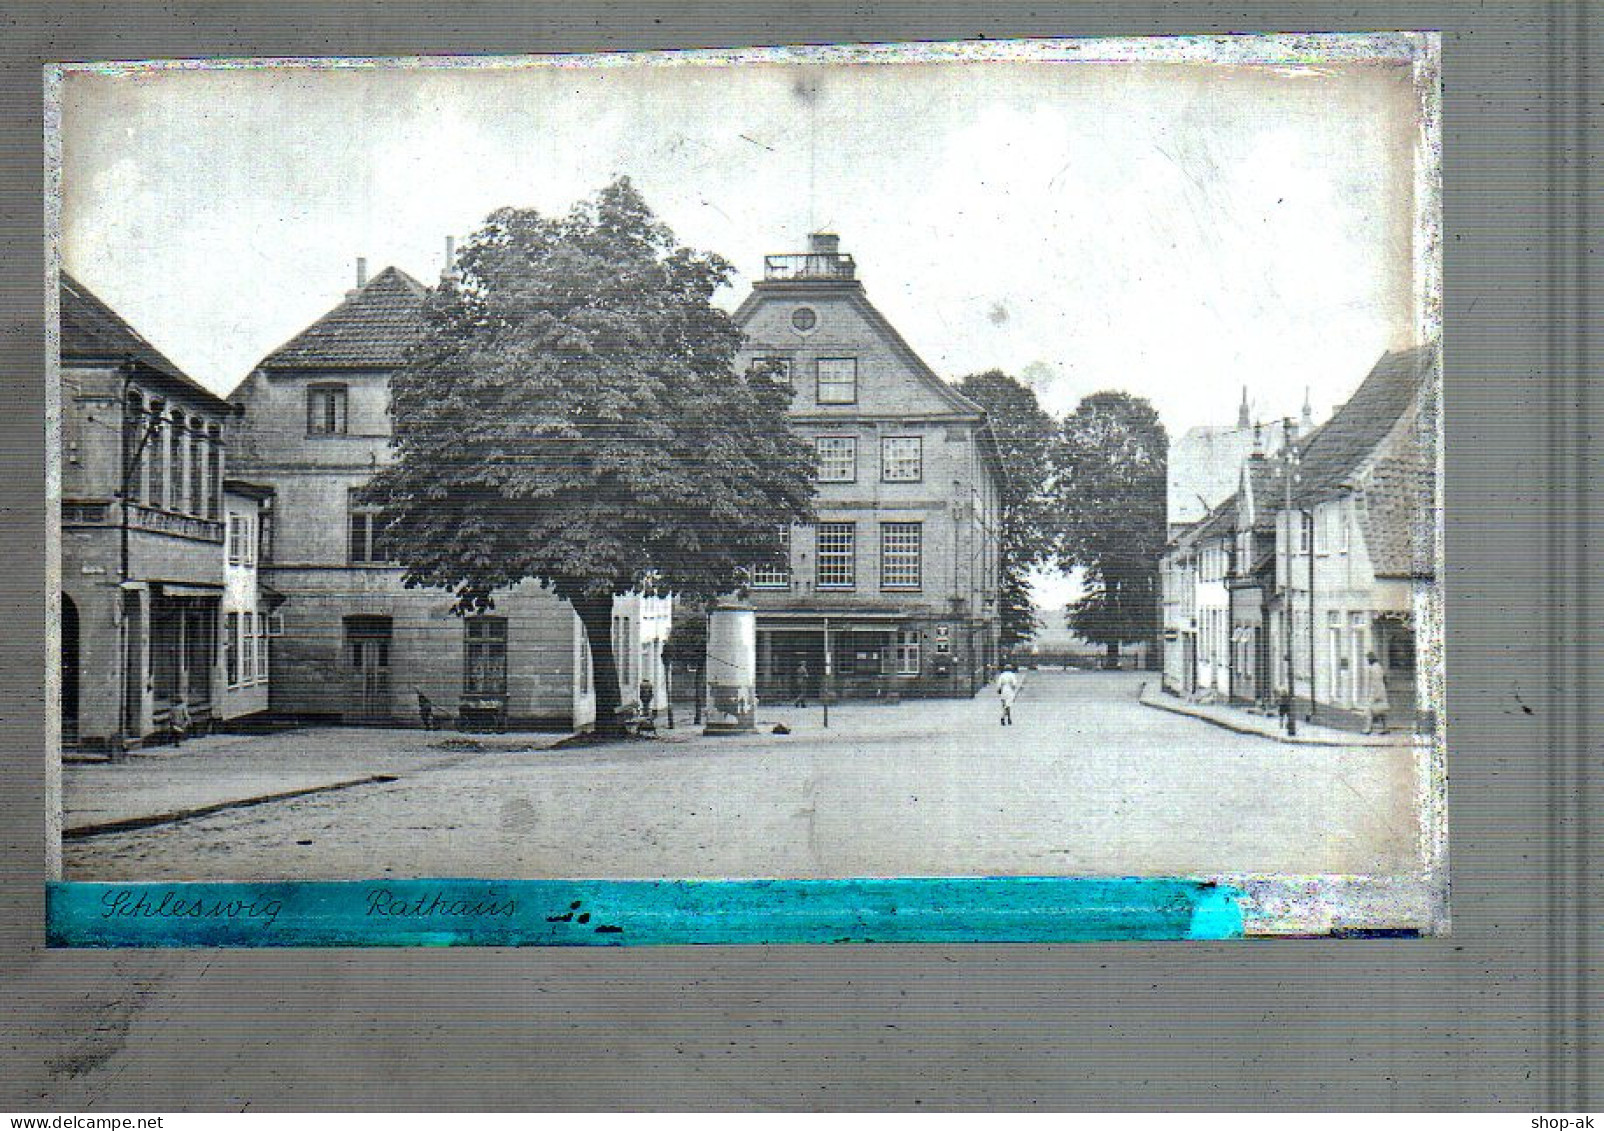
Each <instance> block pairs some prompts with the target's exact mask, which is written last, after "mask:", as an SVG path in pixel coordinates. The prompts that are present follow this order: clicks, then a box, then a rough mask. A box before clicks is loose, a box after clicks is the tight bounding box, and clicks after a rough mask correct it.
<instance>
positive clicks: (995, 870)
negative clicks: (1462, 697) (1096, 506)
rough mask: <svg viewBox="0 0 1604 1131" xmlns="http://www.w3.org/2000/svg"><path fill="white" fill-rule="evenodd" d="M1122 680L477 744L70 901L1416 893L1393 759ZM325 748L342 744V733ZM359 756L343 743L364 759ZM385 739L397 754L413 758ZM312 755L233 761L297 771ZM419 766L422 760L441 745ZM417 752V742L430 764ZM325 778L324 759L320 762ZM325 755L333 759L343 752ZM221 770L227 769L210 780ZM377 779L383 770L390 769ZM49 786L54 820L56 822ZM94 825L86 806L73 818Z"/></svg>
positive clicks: (183, 847) (292, 808)
mask: <svg viewBox="0 0 1604 1131" xmlns="http://www.w3.org/2000/svg"><path fill="white" fill-rule="evenodd" d="M1140 682H1141V677H1136V676H1130V675H1127V674H1121V673H1112V674H1107V673H1100V674H1093V673H1080V672H1069V673H1063V672H1038V673H1030V677H1029V679H1028V680H1027V682H1026V686H1025V689H1024V692H1023V694H1022V695H1021V697H1020V700H1019V703H1018V705H1017V706H1016V708H1015V717H1016V719H1017V725H1016V726H1014V727H1011V728H1003V727H1000V726H999V725H998V724H997V711H996V696H995V694H991V693H989V692H988V693H983V694H982V695H981V696H980V697H979V698H977V699H975V700H940V701H924V702H907V703H902V704H895V705H890V704H850V705H845V706H840V707H838V708H836V709H834V710H833V711H832V714H831V724H832V725H831V727H830V729H829V730H828V731H826V730H825V729H824V728H823V727H822V718H821V711H820V709H819V708H818V707H812V708H809V709H806V710H797V709H795V708H789V707H781V708H765V709H764V710H763V711H762V713H761V715H760V719H761V720H762V721H763V722H764V724H765V727H767V726H769V725H771V724H772V723H775V722H784V723H785V724H786V725H787V726H789V727H791V728H792V733H791V734H790V735H786V736H780V735H774V734H772V733H760V734H758V735H753V736H744V737H735V738H732V737H722V738H710V737H706V736H701V735H697V734H693V733H691V732H689V731H687V730H680V731H678V732H673V734H672V737H671V738H670V739H669V740H667V741H662V742H655V743H653V742H636V743H624V744H616V745H609V746H600V747H590V748H583V747H581V748H568V749H559V750H542V749H527V748H526V749H518V748H517V747H518V746H520V745H527V744H520V743H519V742H517V741H513V740H503V739H491V740H486V741H485V743H484V745H485V746H486V747H487V748H486V749H483V750H478V751H471V750H470V751H466V752H463V751H456V750H454V751H452V754H453V757H451V758H440V757H438V756H436V757H433V758H428V759H421V760H420V761H419V762H418V763H417V764H416V765H415V766H414V767H412V768H410V769H408V768H402V769H400V770H399V771H398V777H397V780H395V781H393V782H388V783H380V784H373V785H364V786H358V787H355V788H351V789H347V790H342V791H339V792H335V793H326V794H318V795H314V796H310V797H304V798H299V799H295V800H288V801H281V802H273V803H269V804H266V805H260V806H256V807H253V808H249V809H240V810H236V811H229V812H223V813H218V814H215V815H213V816H209V817H204V818H200V819H196V820H191V821H187V822H184V823H181V824H176V825H171V826H166V827H161V828H153V829H147V830H142V831H138V832H130V833H119V834H112V835H106V836H98V837H92V838H89V839H86V840H80V841H74V842H70V843H69V844H68V845H67V847H66V858H67V859H66V863H67V874H68V878H70V879H85V880H89V879H96V880H98V879H105V880H112V879H128V880H136V879H138V880H163V879H171V880H223V879H275V878H296V879H346V878H367V877H377V876H396V877H402V876H497V877H506V878H545V877H577V876H591V877H620V878H644V877H659V876H700V877H713V878H731V877H745V876H757V877H774V876H789V877H826V876H869V875H933V874H947V875H973V874H987V875H1028V874H1038V875H1050V874H1105V875H1106V874H1114V875H1121V874H1129V875H1164V874H1209V875H1214V874H1226V873H1250V872H1273V873H1281V874H1315V873H1349V874H1353V873H1358V874H1371V875H1376V874H1391V875H1399V874H1403V873H1407V872H1410V871H1413V870H1415V868H1416V851H1417V824H1418V823H1417V820H1416V817H1415V812H1416V805H1415V800H1414V798H1415V794H1414V784H1415V766H1416V763H1415V757H1416V756H1415V754H1414V752H1413V751H1411V750H1409V749H1397V748H1393V749H1388V748H1357V747H1356V748H1333V747H1295V746H1288V745H1285V744H1282V743H1278V742H1275V741H1272V740H1268V739H1264V738H1260V737H1256V736H1252V735H1241V734H1235V733H1232V732H1229V731H1225V730H1222V729H1220V728H1218V727H1215V726H1211V725H1209V724H1208V723H1205V722H1201V721H1198V720H1195V719H1191V718H1186V717H1183V716H1178V715H1173V714H1168V713H1164V712H1160V711H1156V710H1153V709H1150V708H1146V707H1143V706H1141V705H1140V704H1139V703H1138V702H1136V694H1137V688H1138V685H1139V683H1140ZM345 733H347V734H348V732H345ZM377 734H378V732H371V731H370V732H366V735H367V742H369V743H370V744H371V743H372V742H373V741H376V737H375V736H376V735H377ZM395 737H396V738H397V739H401V740H404V741H405V742H407V743H411V744H416V743H417V742H419V741H420V740H421V739H422V738H423V737H424V736H421V735H419V734H418V733H417V732H410V733H409V734H406V735H402V734H399V733H397V734H396V735H395ZM321 740H322V738H321V737H320V735H319V734H318V732H302V733H300V734H298V735H295V736H280V737H276V738H259V739H252V740H250V741H251V742H253V743H256V744H257V745H256V746H255V747H254V748H253V749H254V750H256V751H257V752H258V753H259V754H260V759H261V765H262V766H263V767H271V765H272V764H273V761H274V757H275V745H274V744H275V743H276V744H280V745H282V744H284V743H289V742H293V743H295V744H297V745H296V747H295V748H296V750H297V751H298V759H299V761H301V762H304V761H305V760H306V759H307V758H315V757H316V743H317V742H318V741H321ZM436 740H438V741H443V740H444V738H443V736H442V737H440V738H439V739H436ZM436 740H431V741H436ZM328 741H329V742H330V757H331V758H334V757H338V756H339V753H338V745H339V744H338V743H337V742H335V741H334V739H333V737H332V736H331V737H330V738H329V739H328ZM346 744H347V745H349V742H348V740H347V742H346ZM232 756H233V757H234V758H236V759H237V758H239V757H242V756H243V755H242V754H241V753H240V751H239V750H238V749H235V750H234V752H233V755H232ZM390 765H392V766H394V765H396V763H390ZM70 791H71V783H70V782H69V802H71V800H72V797H71V792H70ZM79 800H80V802H81V803H82V804H85V805H90V806H92V805H93V800H92V799H84V798H80V799H79Z"/></svg>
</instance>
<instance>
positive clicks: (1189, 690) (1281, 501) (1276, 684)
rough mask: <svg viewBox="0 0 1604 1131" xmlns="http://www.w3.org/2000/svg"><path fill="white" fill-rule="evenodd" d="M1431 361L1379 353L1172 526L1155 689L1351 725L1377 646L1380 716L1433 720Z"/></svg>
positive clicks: (1416, 352)
mask: <svg viewBox="0 0 1604 1131" xmlns="http://www.w3.org/2000/svg"><path fill="white" fill-rule="evenodd" d="M1436 366H1437V354H1436V351H1435V349H1434V348H1433V347H1419V348H1415V349H1410V350H1404V351H1399V352H1394V353H1388V354H1385V355H1384V356H1383V357H1382V358H1381V360H1380V361H1378V362H1377V364H1376V366H1375V367H1374V368H1373V369H1372V370H1371V372H1370V374H1369V375H1368V376H1367V377H1366V378H1365V380H1364V382H1363V383H1362V384H1361V385H1360V387H1359V388H1358V390H1357V391H1356V392H1355V393H1354V395H1353V396H1352V397H1351V398H1350V399H1349V400H1348V402H1347V403H1346V404H1344V405H1342V406H1341V407H1340V408H1338V409H1337V411H1336V412H1335V413H1334V414H1333V416H1332V418H1331V419H1330V420H1328V421H1327V422H1326V423H1325V424H1323V425H1322V426H1321V427H1320V428H1318V429H1316V430H1314V431H1312V432H1310V433H1309V434H1307V435H1305V436H1304V437H1303V438H1302V439H1300V440H1299V441H1298V442H1297V443H1296V444H1295V445H1294V446H1293V447H1292V448H1290V449H1287V450H1285V451H1283V452H1281V453H1280V454H1279V455H1278V456H1276V457H1275V458H1267V457H1266V456H1265V455H1264V453H1262V452H1254V453H1252V454H1250V456H1249V457H1248V458H1247V459H1246V460H1244V461H1243V464H1242V467H1241V468H1240V471H1239V478H1238V489H1237V493H1236V494H1235V495H1234V496H1233V497H1232V498H1231V499H1229V500H1227V501H1226V502H1225V503H1224V504H1222V505H1221V506H1219V507H1217V508H1215V509H1214V510H1213V511H1211V512H1210V513H1209V515H1208V516H1207V517H1206V518H1205V519H1204V520H1203V521H1201V522H1198V523H1195V524H1193V525H1191V526H1189V527H1186V528H1185V529H1183V530H1182V531H1181V532H1180V533H1179V534H1178V535H1177V536H1176V537H1174V538H1173V539H1172V541H1171V543H1170V545H1169V547H1168V548H1167V550H1166V552H1165V555H1164V559H1163V561H1162V562H1161V573H1162V575H1163V577H1164V579H1165V597H1164V610H1165V613H1164V615H1165V657H1164V686H1165V687H1166V689H1168V690H1170V691H1172V692H1174V693H1177V694H1181V695H1188V696H1203V697H1208V698H1218V699H1230V700H1232V701H1235V702H1238V703H1242V704H1246V705H1253V706H1258V707H1260V708H1264V709H1269V708H1270V707H1272V706H1274V705H1277V704H1281V703H1283V702H1285V703H1287V704H1289V705H1290V707H1291V709H1292V710H1293V711H1294V712H1295V713H1296V714H1297V716H1298V717H1299V718H1302V719H1305V720H1307V721H1313V722H1318V723H1325V724H1330V725H1336V726H1353V725H1356V724H1357V723H1359V722H1360V721H1361V720H1362V719H1363V718H1364V716H1365V708H1366V705H1367V701H1368V700H1369V699H1370V697H1371V694H1372V691H1373V689H1371V688H1369V687H1367V686H1366V679H1365V669H1366V661H1367V657H1368V656H1370V655H1371V654H1374V655H1376V657H1377V659H1378V661H1379V662H1380V664H1381V665H1382V668H1383V671H1384V684H1385V688H1386V692H1387V700H1388V702H1389V712H1388V713H1389V718H1390V719H1391V720H1392V722H1393V723H1394V724H1396V725H1398V726H1403V727H1408V726H1415V725H1424V724H1427V723H1429V722H1430V720H1429V718H1426V717H1424V715H1423V713H1422V712H1421V711H1420V710H1418V707H1417V704H1418V703H1419V701H1420V694H1419V690H1418V686H1419V681H1420V678H1421V673H1420V671H1419V666H1418V664H1417V659H1416V625H1417V624H1418V623H1420V622H1421V620H1422V619H1424V618H1426V617H1428V616H1435V615H1436V614H1435V612H1434V610H1433V609H1432V608H1431V602H1433V601H1434V600H1436V590H1435V585H1434V582H1435V565H1434V562H1435V542H1434V538H1435V533H1434V532H1435V524H1436V516H1437V514H1438V505H1437V500H1436V488H1437V478H1436V471H1435V468H1436V429H1437V423H1436V387H1437V383H1436V372H1437V370H1436ZM1222 558H1223V575H1222V571H1221V562H1222ZM1222 605H1223V608H1224V613H1223V616H1224V619H1225V623H1226V626H1227V631H1226V635H1224V636H1223V637H1222V635H1221V633H1220V631H1219V630H1218V628H1217V627H1216V622H1217V621H1218V620H1219V618H1220V616H1221V613H1220V612H1219V610H1220V609H1221V607H1222Z"/></svg>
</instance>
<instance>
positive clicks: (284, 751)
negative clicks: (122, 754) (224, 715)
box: [62, 727, 565, 839]
mask: <svg viewBox="0 0 1604 1131" xmlns="http://www.w3.org/2000/svg"><path fill="white" fill-rule="evenodd" d="M563 737H565V736H564V735H562V734H552V733H549V732H542V733H529V734H496V735H463V734H456V733H453V732H450V731H424V730H412V729H399V728H380V727H320V728H317V729H307V730H289V731H281V732H278V733H275V734H257V735H237V734H217V735H208V736H206V737H203V738H195V739H191V740H189V741H188V742H185V743H183V744H182V745H181V746H158V747H154V748H152V749H149V750H138V751H132V752H130V754H129V756H128V757H127V758H126V759H124V760H123V761H120V762H111V761H86V760H69V761H67V762H66V763H65V764H64V765H63V766H62V803H63V808H64V810H65V812H64V813H63V814H62V827H63V830H64V832H63V835H65V836H66V837H68V838H69V839H71V838H75V837H83V836H93V835H96V834H98V833H105V832H117V831H123V830H127V829H135V828H145V827H148V826H151V825H161V824H170V823H172V822H174V821H182V820H188V819H189V818H192V817H199V816H204V815H206V814H208V813H215V812H219V811H221V810H225V809H238V808H244V807H246V806H250V805H259V804H262V803H263V802H267V801H280V800H285V799H288V798H291V797H302V796H305V795H307V794H312V793H324V792H328V791H330V790H337V789H349V788H351V787H353V786H363V785H379V784H384V783H386V782H391V781H395V780H396V778H397V777H399V776H400V775H402V774H405V773H410V772H415V771H418V770H427V769H436V768H439V767H443V766H450V765H455V764H456V763H458V762H461V761H464V760H466V759H468V758H474V757H478V756H480V755H482V754H484V753H489V752H494V751H498V750H531V749H536V748H539V747H544V746H549V745H551V744H552V743H554V742H557V741H558V740H559V739H561V738H563Z"/></svg>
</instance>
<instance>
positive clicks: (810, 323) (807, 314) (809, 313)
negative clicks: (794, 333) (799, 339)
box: [791, 306, 819, 334]
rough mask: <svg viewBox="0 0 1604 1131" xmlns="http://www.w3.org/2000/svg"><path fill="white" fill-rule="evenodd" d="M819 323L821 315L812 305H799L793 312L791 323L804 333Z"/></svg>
mask: <svg viewBox="0 0 1604 1131" xmlns="http://www.w3.org/2000/svg"><path fill="white" fill-rule="evenodd" d="M818 324H819V316H818V315H817V314H815V313H814V312H813V308H812V307H811V306H799V307H797V308H796V309H795V310H793V311H792V312H791V325H793V326H795V327H796V328H797V329H798V330H800V331H801V332H802V333H804V334H806V333H807V332H808V331H809V330H811V329H813V327H815V326H817V325H818Z"/></svg>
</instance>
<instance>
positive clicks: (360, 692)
mask: <svg viewBox="0 0 1604 1131" xmlns="http://www.w3.org/2000/svg"><path fill="white" fill-rule="evenodd" d="M390 641H391V627H390V618H389V617H346V618H345V668H346V675H347V677H348V679H349V684H348V686H349V688H350V690H349V695H348V699H347V703H346V710H345V717H346V718H347V719H349V720H350V721H352V722H359V723H376V722H384V721H388V720H389V718H390V714H391V712H390Z"/></svg>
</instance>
